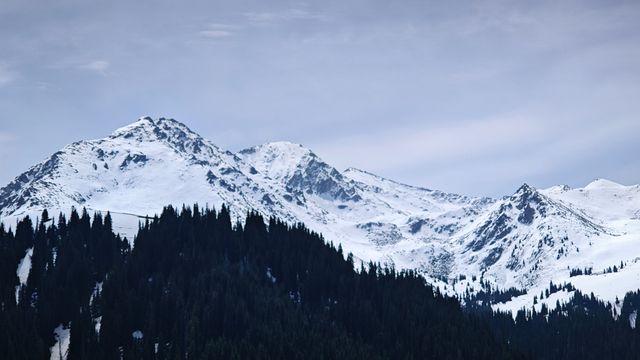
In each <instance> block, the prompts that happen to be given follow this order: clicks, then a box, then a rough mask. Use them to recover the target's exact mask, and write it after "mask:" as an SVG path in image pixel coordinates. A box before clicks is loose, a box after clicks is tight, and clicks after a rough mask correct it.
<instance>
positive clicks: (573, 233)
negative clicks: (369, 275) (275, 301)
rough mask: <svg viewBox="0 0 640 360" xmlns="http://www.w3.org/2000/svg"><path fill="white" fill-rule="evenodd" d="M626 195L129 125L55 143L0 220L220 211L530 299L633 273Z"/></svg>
mask: <svg viewBox="0 0 640 360" xmlns="http://www.w3.org/2000/svg"><path fill="white" fill-rule="evenodd" d="M639 189H640V187H638V186H624V185H620V184H616V183H614V182H612V181H608V180H602V179H600V180H596V181H594V182H592V183H590V184H589V185H587V186H585V187H584V188H577V189H571V188H569V187H566V186H559V187H551V188H548V189H536V188H534V187H532V186H530V185H528V184H526V183H525V184H523V185H522V186H521V187H520V188H518V189H517V190H516V191H515V192H514V194H512V195H510V196H505V197H503V198H501V199H492V198H487V197H469V196H464V195H458V194H452V193H446V192H442V191H439V190H431V189H427V188H423V187H415V186H411V185H406V184H401V183H399V182H396V181H393V180H389V179H385V178H383V177H380V176H378V175H375V174H372V173H369V172H367V171H363V170H358V169H355V168H348V169H346V170H345V171H342V172H341V171H338V170H337V169H335V168H334V167H332V166H331V165H330V164H328V163H327V162H325V161H324V160H323V159H322V158H320V157H319V156H318V155H316V154H315V153H313V151H311V150H310V149H307V148H305V147H303V146H302V145H300V144H294V143H291V142H284V141H280V142H272V143H266V144H262V145H258V146H254V147H251V148H247V149H244V150H241V151H239V152H237V153H232V152H230V151H226V150H223V149H221V148H219V147H218V146H216V145H215V144H214V143H212V142H211V141H209V140H206V139H204V138H202V137H201V136H200V135H198V134H197V133H195V132H193V131H192V130H190V129H189V128H188V127H187V126H186V125H184V124H183V123H181V122H179V121H176V120H174V119H167V118H159V119H157V120H154V119H152V118H150V117H142V118H140V119H138V121H136V122H134V123H132V124H129V125H127V126H124V127H121V128H119V129H116V130H115V131H114V132H113V133H112V134H111V135H109V136H108V137H106V138H102V139H95V140H82V141H78V142H74V143H72V144H70V145H67V146H65V147H64V148H63V149H62V150H60V151H58V152H56V153H54V154H53V155H52V156H51V157H49V158H48V159H46V160H45V161H43V162H41V163H39V164H36V165H34V166H33V167H31V168H30V169H29V170H28V171H26V172H25V173H23V174H21V175H19V176H18V177H16V178H15V179H14V180H13V181H12V182H10V183H9V184H8V185H7V186H5V187H3V188H0V219H1V220H2V221H3V222H5V223H9V224H11V223H12V222H15V220H16V219H18V218H19V217H22V216H25V215H30V214H31V215H35V214H37V213H39V212H40V211H41V210H42V209H44V208H48V209H49V210H50V211H63V212H66V211H68V210H69V209H70V208H71V207H72V206H75V207H86V208H87V209H89V210H91V211H107V210H109V211H112V212H113V213H114V214H119V213H129V214H137V215H140V216H145V215H153V214H154V213H157V212H159V211H161V210H162V207H163V206H165V205H168V204H173V205H177V206H179V205H182V204H193V203H200V205H203V206H215V207H219V206H221V205H222V204H223V203H226V204H228V205H230V207H231V209H232V214H233V215H234V216H235V217H237V218H242V216H244V214H246V212H247V211H250V210H257V211H259V212H260V213H263V214H265V215H267V216H269V215H274V216H278V217H281V218H283V219H285V220H286V221H289V222H291V223H296V222H302V223H305V224H307V226H309V228H310V229H312V230H314V231H317V232H319V233H322V234H323V235H324V236H325V238H326V239H327V240H328V241H333V242H334V243H340V244H342V246H343V247H344V248H345V250H346V251H351V252H353V253H354V255H355V256H356V258H357V259H360V260H363V261H368V260H372V261H378V262H383V263H388V264H391V265H393V266H395V267H398V268H410V269H417V270H418V271H420V272H421V273H423V274H425V276H427V277H429V278H432V279H434V281H436V282H437V280H435V279H442V278H447V279H455V278H460V277H461V276H460V275H467V277H469V278H477V279H478V280H476V281H471V280H468V281H464V282H461V283H459V284H458V285H457V287H456V285H453V286H452V284H446V283H439V285H441V286H442V287H443V288H444V289H445V290H446V291H451V292H453V293H461V292H463V291H465V290H467V289H469V290H470V291H475V290H478V289H479V288H480V283H479V282H480V281H481V280H479V279H482V280H484V281H490V282H491V283H493V284H494V285H495V286H497V287H501V288H508V287H520V288H528V289H534V288H536V287H537V286H541V284H544V285H546V284H548V281H549V280H553V281H563V280H570V279H568V277H569V269H567V267H569V268H573V267H589V266H591V267H594V268H599V267H606V266H610V265H612V263H619V262H620V261H627V262H632V263H634V261H635V260H634V258H635V257H636V256H640V246H635V245H634V241H635V240H636V239H638V240H639V241H640V226H639V224H640V216H637V217H638V219H635V218H634V216H635V215H634V214H636V213H638V214H639V215H640V210H638V209H640V190H639ZM612 204H613V205H612ZM138 221H139V219H138V218H137V217H136V218H135V219H133V218H128V217H127V216H125V215H122V216H120V218H115V220H114V226H115V228H116V230H118V231H120V232H122V233H123V234H125V235H127V236H128V237H129V238H132V237H133V236H134V235H135V231H136V230H137V223H138ZM617 249H621V250H619V251H618V250H617ZM613 259H615V261H613ZM607 264H609V265H607ZM565 273H566V274H565ZM565 275H566V276H565ZM629 290H635V289H633V288H632V287H631V285H630V288H629Z"/></svg>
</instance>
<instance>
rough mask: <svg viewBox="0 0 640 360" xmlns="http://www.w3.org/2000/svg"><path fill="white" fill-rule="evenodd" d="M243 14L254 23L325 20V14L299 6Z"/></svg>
mask: <svg viewBox="0 0 640 360" xmlns="http://www.w3.org/2000/svg"><path fill="white" fill-rule="evenodd" d="M244 16H245V17H246V18H247V19H248V20H249V21H250V22H251V23H253V24H254V25H260V24H268V23H276V22H286V21H295V20H317V21H323V20H327V16H326V15H322V14H318V13H313V12H310V11H308V10H304V9H300V8H290V9H286V10H282V11H273V12H248V13H245V14H244Z"/></svg>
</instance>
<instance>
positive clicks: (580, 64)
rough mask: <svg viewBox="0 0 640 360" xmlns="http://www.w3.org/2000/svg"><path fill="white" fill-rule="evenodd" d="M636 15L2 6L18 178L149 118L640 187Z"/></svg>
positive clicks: (338, 157)
mask: <svg viewBox="0 0 640 360" xmlns="http://www.w3.org/2000/svg"><path fill="white" fill-rule="evenodd" d="M638 19H640V3H638V2H636V1H629V2H614V1H592V2H581V1H548V2H547V1H523V2H515V1H473V2H471V1H470V2H456V1H433V2H430V1H386V0H385V1H382V0H380V1H376V0H370V1H360V0H338V1H331V0H329V1H327V0H324V1H317V2H298V1H296V2H289V1H273V0H268V1H267V0H262V1H239V0H233V1H190V2H187V1H171V2H169V1H158V0H154V1H119V0H115V1H114V0H109V1H86V0H77V1H70V0H61V1H44V0H43V1H34V0H29V1H24V0H3V1H2V2H0V159H1V160H0V161H1V164H2V166H0V184H5V183H7V182H9V181H10V180H11V179H13V177H15V176H17V175H18V174H19V173H21V172H22V171H24V170H26V169H27V168H28V167H29V166H31V165H32V164H34V163H36V162H39V161H41V160H42V159H44V158H45V157H47V156H48V155H50V154H51V153H52V152H54V151H56V150H58V149H59V148H61V147H62V146H64V145H65V144H67V143H70V142H72V141H76V140H80V139H85V138H99V137H104V136H107V135H108V134H110V133H111V132H112V131H113V130H114V129H115V128H117V127H120V126H123V125H125V124H127V123H130V122H133V121H135V120H136V119H137V118H138V117H140V116H142V115H150V116H153V117H159V116H165V117H173V118H176V119H178V120H180V121H183V122H185V123H186V124H187V125H189V126H190V127H191V128H192V129H193V130H195V131H197V132H199V133H200V134H201V135H203V136H205V137H206V138H208V139H210V140H212V141H214V142H215V143H217V144H218V145H219V146H222V147H224V148H227V149H230V150H233V151H235V150H239V149H242V148H244V147H247V146H251V145H255V144H259V143H264V142H268V141H276V140H289V141H293V142H299V143H302V144H304V145H305V146H307V147H310V148H311V149H313V150H314V151H315V152H316V153H318V154H319V155H320V156H321V157H323V158H324V159H325V160H326V161H327V162H329V163H331V164H333V165H335V166H337V167H338V168H340V169H343V168H346V167H349V166H354V167H358V168H362V169H365V170H369V171H372V172H374V173H378V174H380V175H383V176H385V177H389V178H392V179H396V180H399V181H402V182H406V183H409V184H414V185H421V186H425V187H430V188H436V189H442V190H447V191H454V192H459V193H464V194H474V195H475V194H482V195H493V196H497V195H504V194H509V193H511V192H513V191H514V190H515V189H516V188H517V187H518V186H519V185H520V184H521V183H523V182H527V183H529V184H532V185H534V186H537V187H546V186H550V185H554V184H560V183H563V184H569V185H571V186H583V185H585V184H586V183H588V182H590V181H591V180H593V179H594V178H596V177H604V178H608V179H611V180H614V181H617V182H621V183H624V184H636V183H638V182H640V156H639V154H640V135H639V134H640V119H639V118H638V114H640V101H639V99H640V22H639V21H638ZM0 186H2V185H0Z"/></svg>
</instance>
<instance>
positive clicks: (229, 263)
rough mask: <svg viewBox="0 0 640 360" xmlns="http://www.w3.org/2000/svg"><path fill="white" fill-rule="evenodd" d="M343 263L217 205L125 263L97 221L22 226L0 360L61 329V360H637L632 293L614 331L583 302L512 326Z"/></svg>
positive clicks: (151, 234)
mask: <svg viewBox="0 0 640 360" xmlns="http://www.w3.org/2000/svg"><path fill="white" fill-rule="evenodd" d="M30 248H33V255H32V261H31V263H32V266H31V271H30V272H29V277H28V280H27V283H26V286H19V281H18V278H17V276H16V268H17V266H18V263H19V262H20V260H21V259H22V258H23V257H24V255H25V253H26V251H27V249H30ZM345 255H346V254H344V253H343V251H342V249H341V247H339V246H338V247H335V246H334V245H333V244H331V243H326V242H325V241H324V239H323V238H322V237H321V236H320V235H318V234H315V233H313V232H311V231H309V230H308V229H306V228H305V227H304V226H303V225H295V226H291V225H287V224H285V223H283V222H282V221H280V220H278V219H275V218H271V219H268V220H267V219H264V218H263V217H262V216H260V215H259V214H257V213H249V214H247V217H246V221H245V222H244V224H240V223H236V224H233V223H232V220H231V218H230V215H229V211H228V209H227V208H225V207H223V208H222V209H221V210H220V211H215V210H211V209H205V210H201V209H199V208H198V207H197V206H194V207H193V208H184V207H183V209H182V210H180V211H177V210H176V209H174V208H172V207H167V208H165V209H164V211H163V212H162V214H161V215H160V216H158V217H155V218H154V219H152V220H148V221H146V222H145V223H144V224H143V225H141V226H140V230H139V232H138V235H137V237H136V239H135V246H134V247H133V249H132V248H130V246H129V242H128V241H127V240H126V239H121V238H120V237H119V236H117V235H115V234H114V233H113V231H112V224H111V217H110V216H109V214H107V215H106V216H104V217H102V216H101V215H100V214H96V215H95V216H93V217H90V216H89V215H88V214H87V212H86V211H83V212H82V213H81V214H78V213H77V212H76V211H73V212H72V213H71V215H70V217H69V219H66V218H65V217H64V216H62V215H61V216H59V217H58V219H57V221H55V223H54V221H53V220H52V219H50V218H49V215H48V214H46V213H43V215H42V216H41V219H40V220H39V221H37V222H36V223H35V224H34V223H33V222H32V220H30V219H29V218H26V219H24V220H23V221H21V222H20V223H18V224H17V226H16V229H15V233H14V232H10V231H7V230H5V229H4V228H1V227H0V296H1V297H0V305H1V307H0V358H7V359H44V358H48V357H49V349H50V347H51V346H53V345H54V343H55V339H54V337H53V330H54V329H55V328H56V327H57V326H58V325H60V324H63V325H64V326H66V327H68V328H70V337H71V345H70V348H69V357H68V359H88V358H91V359H119V358H124V359H141V358H144V359H272V358H278V359H280V358H286V359H289V358H292V359H295V358H298V359H308V358H311V359H314V358H315V359H325V358H329V359H331V358H333V359H517V358H542V359H574V358H576V359H577V358H581V359H582V358H598V357H596V356H597V355H599V354H600V355H601V354H616V358H621V359H625V358H637V356H636V354H638V352H637V350H638V349H637V345H635V344H640V342H638V340H639V339H638V331H636V330H635V329H633V328H632V327H631V326H629V318H630V317H633V316H634V315H633V311H635V309H637V307H638V306H639V305H640V304H639V301H638V298H639V297H640V296H639V295H638V294H635V295H633V296H632V295H629V296H628V297H627V298H625V299H624V301H623V306H622V314H621V315H620V316H619V317H618V318H617V319H616V318H614V317H613V316H611V314H612V312H611V308H610V307H607V305H605V304H603V303H600V302H598V301H597V300H596V299H594V298H593V297H586V296H583V295H581V294H579V295H578V296H576V298H575V299H574V302H572V303H570V304H567V305H564V306H562V307H560V308H559V309H558V310H554V311H548V310H547V309H546V308H543V312H541V313H525V312H522V313H520V314H518V317H517V319H516V320H517V321H515V322H514V320H513V318H512V317H511V315H505V314H494V313H493V312H490V311H487V308H486V307H482V306H479V307H476V308H473V309H470V308H469V309H467V311H464V309H462V308H461V306H460V304H459V303H458V301H457V300H456V299H452V298H448V297H445V296H443V295H440V294H439V292H438V291H437V289H436V290H434V288H432V287H431V286H430V285H428V284H427V283H425V280H424V278H423V277H421V276H420V275H418V274H416V273H414V272H412V271H396V270H394V269H392V268H385V267H381V266H379V265H378V264H374V263H370V264H367V265H366V266H365V265H363V264H354V261H353V256H351V255H350V254H347V255H346V256H345ZM16 289H18V291H17V292H18V295H17V299H16ZM514 291H515V290H511V291H510V292H509V293H505V294H497V295H491V294H484V295H483V297H486V298H487V299H493V300H495V299H500V298H503V297H505V296H513V295H514V294H512V293H513V292H514ZM585 309H586V310H585ZM625 316H626V320H625V319H624V317H625ZM594 339H598V341H594ZM606 357H608V356H605V358H606ZM600 358H602V357H600Z"/></svg>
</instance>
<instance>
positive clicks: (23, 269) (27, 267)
mask: <svg viewBox="0 0 640 360" xmlns="http://www.w3.org/2000/svg"><path fill="white" fill-rule="evenodd" d="M31 256H33V247H31V248H29V249H28V250H27V252H26V253H25V254H24V257H23V258H22V259H21V260H20V263H19V264H18V269H17V270H16V275H17V276H18V280H20V285H18V286H16V303H18V301H19V300H20V299H19V297H20V287H21V286H26V285H27V280H28V279H29V272H30V271H31Z"/></svg>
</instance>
